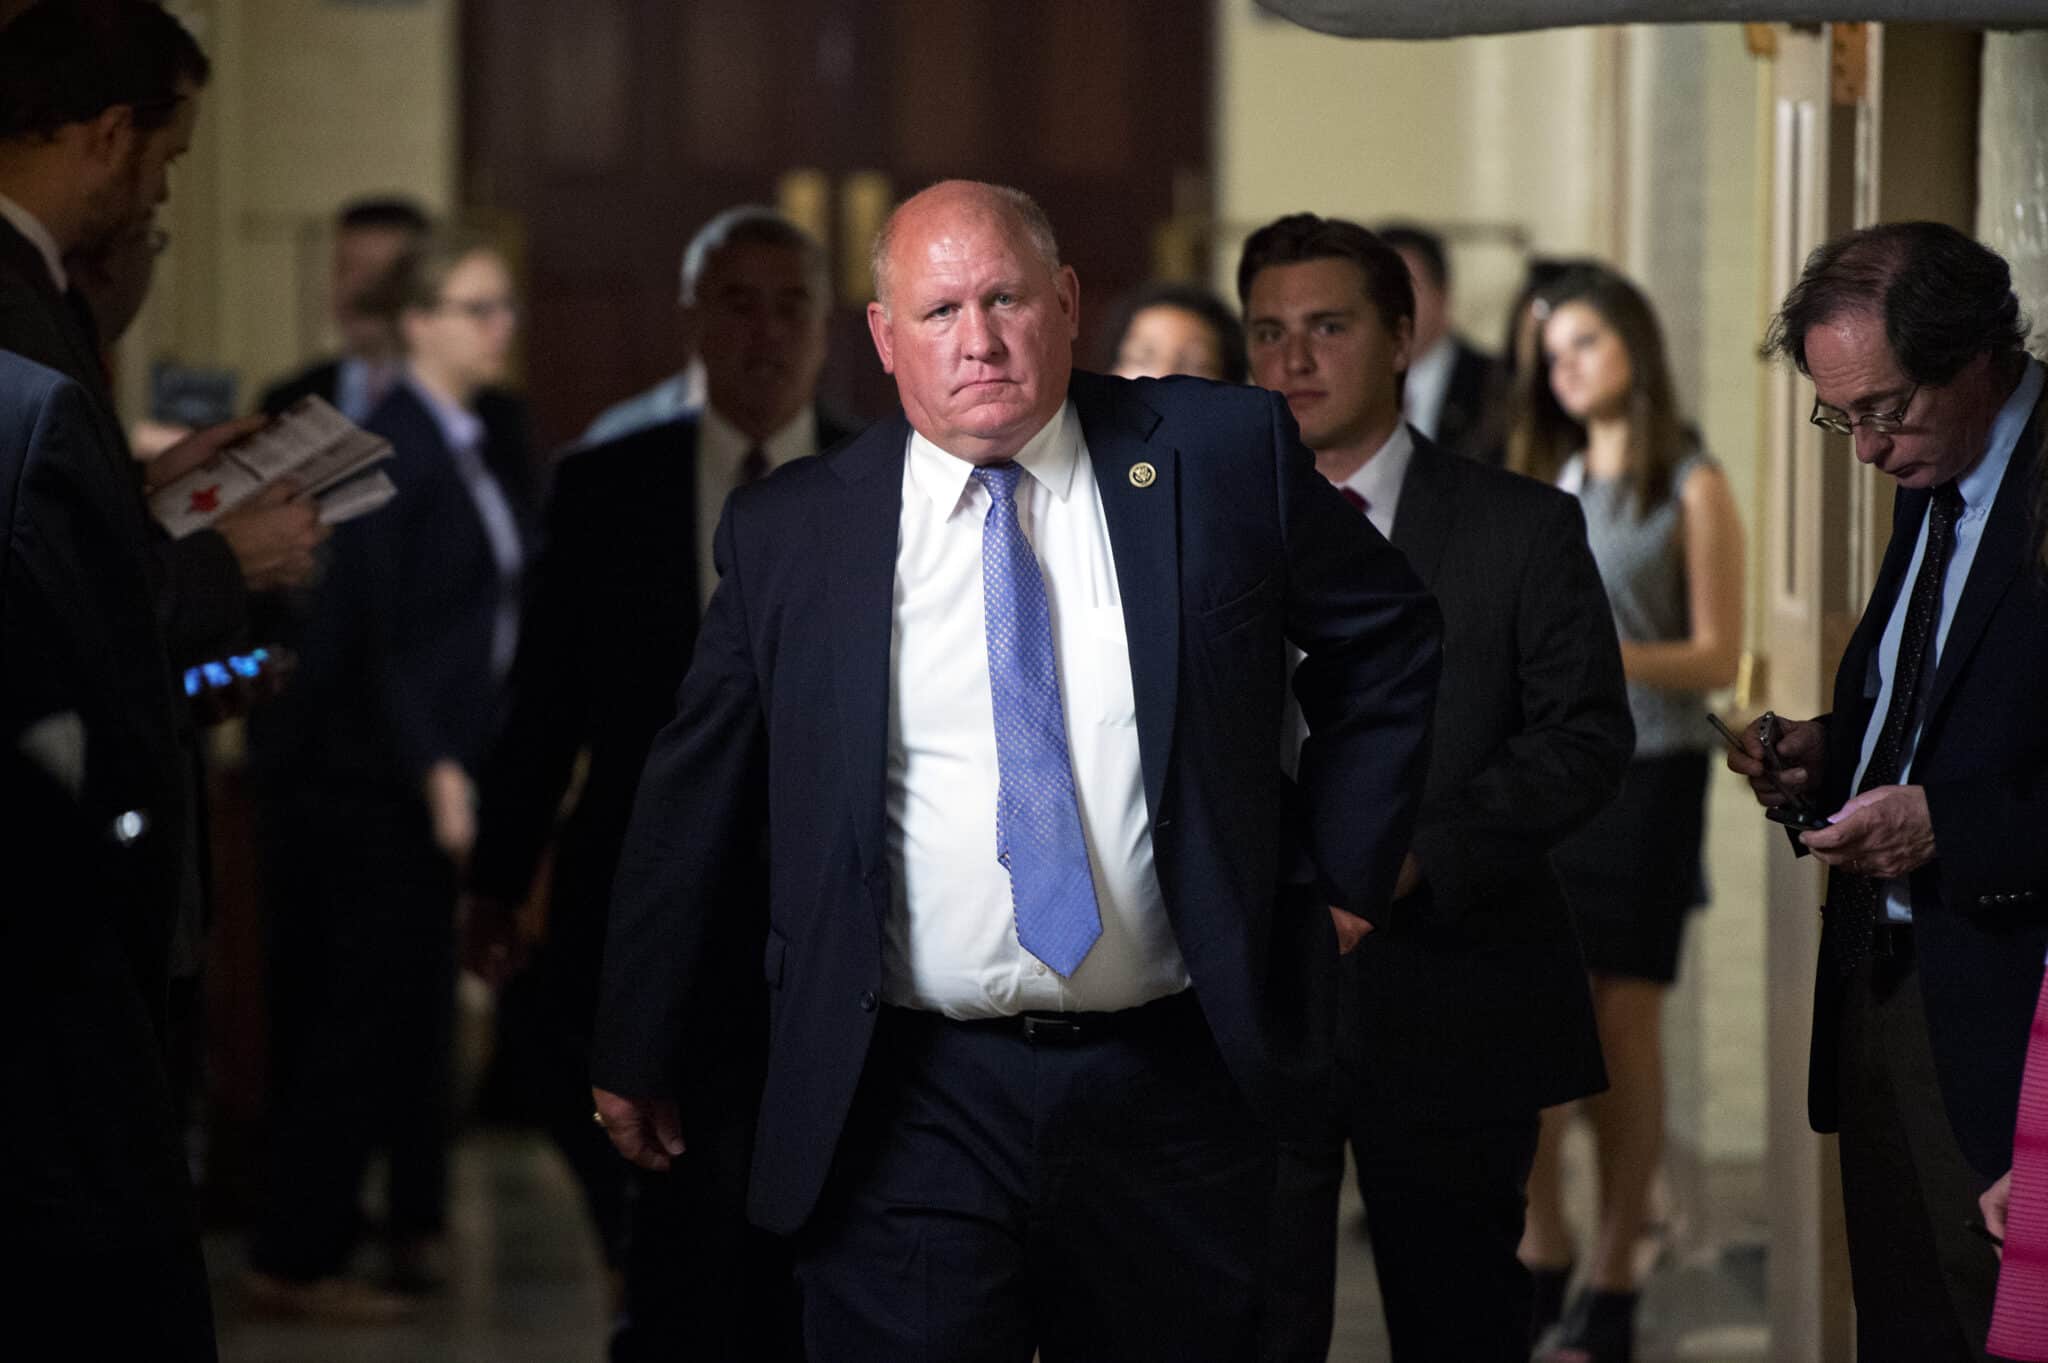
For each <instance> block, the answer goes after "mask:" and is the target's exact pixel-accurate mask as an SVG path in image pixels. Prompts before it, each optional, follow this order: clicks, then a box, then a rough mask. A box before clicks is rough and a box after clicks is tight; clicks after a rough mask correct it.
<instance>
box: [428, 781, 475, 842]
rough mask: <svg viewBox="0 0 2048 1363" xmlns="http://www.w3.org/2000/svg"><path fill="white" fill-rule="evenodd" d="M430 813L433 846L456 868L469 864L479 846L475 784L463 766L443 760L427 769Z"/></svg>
mask: <svg viewBox="0 0 2048 1363" xmlns="http://www.w3.org/2000/svg"><path fill="white" fill-rule="evenodd" d="M424 784H425V794H426V797H427V814H428V816H429V817H430V818H431V819H432V820H433V822H434V845H435V846H436V847H439V848H440V849H441V850H442V851H443V852H446V853H447V854H448V859H449V860H450V861H452V862H454V863H455V864H456V866H458V867H461V866H466V865H468V864H469V849H470V848H471V847H473V846H475V845H476V784H475V783H474V782H473V781H471V780H470V779H469V773H468V772H466V771H464V770H463V769H462V764H461V763H459V762H455V761H453V760H451V759H449V758H445V757H444V758H442V759H441V760H440V761H438V762H436V763H435V764H434V765H433V766H431V767H428V768H427V776H426V781H425V783H424Z"/></svg>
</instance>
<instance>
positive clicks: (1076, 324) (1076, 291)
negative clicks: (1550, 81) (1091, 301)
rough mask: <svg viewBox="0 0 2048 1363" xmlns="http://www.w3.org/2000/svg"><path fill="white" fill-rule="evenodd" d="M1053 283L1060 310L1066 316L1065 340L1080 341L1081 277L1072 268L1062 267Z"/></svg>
mask: <svg viewBox="0 0 2048 1363" xmlns="http://www.w3.org/2000/svg"><path fill="white" fill-rule="evenodd" d="M1054 282H1055V283H1056V284H1057V285H1058V286H1059V288H1058V292H1059V299H1060V310H1061V311H1063V312H1065V313H1066V314H1067V339H1068V340H1070V341H1078V340H1080V339H1081V276H1079V275H1077V274H1075V273H1074V267H1073V266H1071V265H1062V266H1060V272H1059V274H1058V275H1056V276H1054Z"/></svg>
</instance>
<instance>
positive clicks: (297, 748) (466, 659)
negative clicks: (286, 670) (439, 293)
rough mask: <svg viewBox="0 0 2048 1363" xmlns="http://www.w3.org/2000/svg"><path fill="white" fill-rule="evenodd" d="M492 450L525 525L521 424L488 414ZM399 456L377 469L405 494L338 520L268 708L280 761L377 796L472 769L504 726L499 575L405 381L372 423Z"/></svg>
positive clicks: (488, 451) (441, 444)
mask: <svg viewBox="0 0 2048 1363" xmlns="http://www.w3.org/2000/svg"><path fill="white" fill-rule="evenodd" d="M486 425H487V434H486V439H485V448H484V459H485V463H486V464H487V465H488V466H489V468H490V470H491V472H492V473H494V474H496V475H497V477H498V481H499V484H500V486H502V487H503V488H504V490H505V495H506V499H507V500H508V501H509V502H510V503H511V505H512V508H513V511H514V513H515V515H517V516H518V517H519V518H520V521H521V530H522V535H524V534H525V533H526V532H527V530H528V520H529V517H528V507H529V504H530V499H529V497H528V495H527V489H528V487H529V486H530V478H529V474H528V470H527V459H526V448H527V447H526V445H525V442H524V439H523V434H524V433H523V432H521V431H518V430H513V429H507V428H506V427H505V426H504V425H502V424H499V423H496V422H487V423H486ZM364 428H365V429H367V430H369V431H372V432H374V433H376V434H377V435H381V436H383V437H384V438H385V439H387V440H389V441H390V442H391V444H392V448H393V450H394V454H393V456H392V458H390V459H389V460H387V461H385V462H384V463H383V464H382V465H380V466H379V467H380V468H382V469H383V470H384V471H385V472H386V473H387V474H388V475H389V476H390V478H391V481H392V482H393V483H395V484H397V486H398V496H397V497H396V498H395V499H394V500H393V501H392V502H391V503H390V505H388V506H385V507H383V508H381V509H379V510H377V511H374V512H371V513H370V514H369V515H367V516H363V517H361V518H359V519H357V520H354V521H350V522H348V523H347V524H345V525H343V526H341V527H339V528H338V529H337V530H336V531H335V533H334V539H333V541H332V558H331V560H330V561H329V562H328V564H327V565H326V571H325V574H324V577H323V580H322V581H321V583H320V585H319V587H318V589H317V591H316V592H315V596H314V601H313V604H312V608H311V617H310V619H309V620H308V621H307V622H306V627H305V643H304V647H303V655H302V659H301V666H300V671H299V674H298V676H297V677H296V678H295V679H294V682H293V692H294V693H295V694H294V695H292V696H291V697H290V700H291V704H290V706H289V707H288V709H287V710H285V711H281V712H280V713H278V714H277V715H274V716H270V717H268V718H269V719H270V720H271V721H272V722H271V724H270V725H269V726H268V727H269V730H270V732H271V733H272V734H273V735H275V736H276V742H278V743H288V744H289V745H290V747H289V748H288V749H286V750H284V751H281V752H277V753H276V754H275V755H274V756H273V758H272V759H271V760H273V761H280V760H281V761H282V762H283V763H284V766H285V769H286V770H291V769H293V768H294V767H295V766H296V764H298V763H305V764H307V765H306V767H305V768H301V769H302V770H310V771H312V772H315V773H318V779H320V780H321V781H322V782H323V784H328V785H340V786H343V787H347V788H349V789H352V790H356V791H359V792H362V793H365V794H375V795H377V796H379V797H382V796H384V795H388V794H390V793H392V792H395V791H403V792H406V793H409V794H411V795H414V796H416V795H417V794H418V792H419V790H420V781H421V778H422V777H423V776H424V774H425V772H426V770H427V768H428V767H429V766H431V765H432V764H433V763H434V762H436V761H438V760H440V759H442V758H452V759H454V760H455V761H457V762H459V763H461V764H462V765H463V766H464V767H465V768H468V769H469V770H471V771H472V772H474V771H475V769H476V766H477V764H478V763H479V762H480V761H481V760H482V758H483V755H484V752H485V750H486V748H487V747H488V746H489V743H490V740H491V737H492V735H493V733H494V732H495V731H496V727H497V723H498V720H499V709H500V702H501V692H502V688H501V687H500V685H499V684H498V682H497V681H496V680H494V679H493V677H492V674H491V640H492V629H493V624H494V620H495V617H496V612H497V607H498V600H499V575H498V569H497V564H496V561H495V560H494V559H493V558H492V556H491V547H490V541H489V539H488V538H487V537H486V536H485V533H484V527H483V521H482V519H481V517H480V516H479V515H478V513H477V510H476V504H475V503H474V502H473V501H472V500H471V499H470V495H469V490H468V488H467V487H466V486H465V485H464V484H463V481H462V477H461V475H460V474H459V473H458V472H457V470H456V467H455V461H454V456H453V455H452V454H451V453H450V452H449V449H448V444H447V441H446V439H445V438H444V437H443V436H442V434H441V428H440V426H439V424H438V423H436V421H435V420H434V416H433V413H432V412H430V411H428V410H427V408H426V405H425V404H424V403H422V402H421V401H420V400H419V398H417V397H416V396H414V395H413V393H412V391H411V390H410V389H409V388H406V387H403V386H400V387H398V388H396V389H394V390H393V391H392V393H391V395H390V396H389V397H387V398H386V399H385V400H384V401H383V402H382V403H380V404H379V405H378V407H377V410H376V411H375V412H373V413H372V414H371V416H370V419H369V420H368V421H366V422H365V423H364Z"/></svg>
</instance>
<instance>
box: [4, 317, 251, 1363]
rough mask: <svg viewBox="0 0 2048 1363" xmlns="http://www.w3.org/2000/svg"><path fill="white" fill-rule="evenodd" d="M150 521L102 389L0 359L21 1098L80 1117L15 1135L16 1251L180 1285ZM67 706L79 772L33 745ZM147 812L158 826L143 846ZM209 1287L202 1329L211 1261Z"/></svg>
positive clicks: (166, 851) (175, 811)
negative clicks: (128, 1267)
mask: <svg viewBox="0 0 2048 1363" xmlns="http://www.w3.org/2000/svg"><path fill="white" fill-rule="evenodd" d="M146 517H147V512H146V511H145V510H144V509H143V505H142V501H141V499H140V498H139V497H137V496H136V491H135V479H134V469H133V468H132V467H131V461H130V460H129V458H128V451H127V447H126V445H125V444H123V443H122V442H121V440H120V433H119V431H118V430H116V429H115V428H113V426H112V424H111V423H110V422H108V421H106V420H105V414H104V411H103V409H101V408H100V407H99V406H98V404H96V403H95V402H94V401H93V400H92V398H91V396H90V394H89V393H87V391H86V390H85V389H83V388H82V387H81V386H80V385H78V384H77V383H75V382H72V381H70V380H68V379H67V378H65V377H64V376H62V375H60V374H58V373H56V372H54V371H52V370H50V369H46V368H44V367H42V366H41V365H38V364H32V363H30V362H29V361H28V360H26V359H23V358H21V357H19V356H17V355H14V354H11V353H7V352H0V657H4V658H5V666H4V667H0V809H4V810H5V811H6V815H5V817H4V818H0V866H4V867H5V872H4V874H5V877H6V879H5V888H4V889H0V1092H6V1093H9V1094H17V1095H26V1094H34V1095H36V1101H37V1102H38V1103H45V1104H48V1108H47V1111H48V1112H51V1113H61V1114H63V1120H61V1121H60V1120H46V1121H34V1122H30V1121H23V1120H19V1119H17V1120H14V1121H10V1122H8V1123H7V1124H6V1126H7V1130H6V1131H5V1132H4V1133H0V1171H4V1172H0V1263H5V1264H6V1265H7V1268H8V1271H9V1273H10V1276H11V1275H12V1274H13V1271H14V1269H15V1268H16V1266H17V1261H16V1259H15V1258H14V1257H13V1256H14V1255H15V1254H17V1253H19V1254H21V1255H25V1256H31V1257H32V1258H34V1259H35V1260H37V1261H40V1263H41V1264H42V1266H43V1268H44V1269H45V1270H46V1271H47V1270H48V1269H49V1268H50V1267H51V1266H53V1265H57V1266H68V1265H73V1264H75V1263H76V1262H77V1260H78V1259H79V1257H80V1256H82V1255H103V1256H108V1258H109V1259H111V1258H113V1257H114V1256H129V1258H130V1260H131V1261H141V1262H146V1263H149V1264H150V1265H151V1272H152V1273H153V1274H155V1275H156V1277H157V1280H158V1281H159V1282H160V1283H161V1284H163V1285H164V1286H165V1291H166V1292H167V1293H168V1292H170V1291H173V1290H175V1286H174V1285H175V1284H176V1283H177V1282H178V1280H177V1279H176V1276H175V1275H174V1274H173V1273H172V1272H171V1268H170V1260H169V1259H168V1258H167V1257H163V1256H164V1255H165V1254H166V1253H167V1252H168V1251H166V1250H165V1249H164V1248H163V1246H165V1245H168V1244H171V1243H173V1242H175V1243H177V1244H178V1245H179V1246H180V1248H179V1249H178V1250H177V1251H175V1252H176V1253H177V1254H178V1255H179V1257H180V1258H181V1259H184V1258H186V1257H187V1256H189V1262H190V1265H191V1266H192V1267H193V1268H194V1269H196V1268H197V1265H198V1256H197V1247H198V1240H197V1231H196V1223H195V1222H194V1221H193V1220H192V1216H191V1207H190V1203H189V1200H188V1197H187V1188H186V1174H185V1163H184V1151H183V1147H182V1144H181V1141H180V1138H179V1131H178V1125H177V1122H176V1120H175V1118H174V1116H173V1113H172V1106H171V1094H170V1084H169V1080H168V1079H167V1077H166V1074H165V1070H164V1064H163V1046H164V1044H165V1043H164V1031H165V1026H166V1013H167V1008H168V991H169V973H170V971H169V966H170V962H169V953H170V943H171V933H172V928H173V924H174V923H175V921H176V919H177V915H178V909H179V893H180V886H181V878H182V873H183V872H184V870H185V869H186V865H185V853H186V850H187V848H188V846H189V838H190V834H191V819H192V817H193V812H192V808H191V804H190V800H191V794H192V789H191V785H190V783H189V781H188V779H187V777H188V773H187V769H186V767H185V761H184V754H183V750H182V749H181V747H180V743H179V733H180V727H179V726H180V724H181V722H182V719H181V716H182V712H183V698H182V697H180V696H177V695H176V694H175V692H174V690H173V685H172V679H171V673H170V666H169V663H168V660H167V658H166V654H165V650H164V643H163V638H162V635H161V632H160V630H159V626H158V620H157V615H156V605H155V597H154V585H153V581H152V572H153V568H152V564H151V562H150V557H149V552H150V540H149V535H148V533H147V524H148V523H147V519H146ZM58 717H68V719H59V720H58V722H59V723H70V724H75V726H76V728H75V731H74V732H75V739H74V741H73V742H72V743H71V744H68V745H61V746H68V747H70V750H71V752H72V753H73V755H74V756H75V759H76V764H77V765H76V769H75V771H73V772H71V773H70V776H71V777H73V778H75V784H74V782H73V780H71V779H65V780H61V781H60V780H58V779H56V778H55V777H54V776H53V775H52V773H51V772H50V771H47V770H45V769H44V759H42V758H40V757H39V756H38V754H39V752H40V749H39V748H36V745H28V746H27V747H26V748H25V747H24V746H22V743H23V736H24V734H25V733H26V732H27V731H28V730H29V728H30V727H31V726H34V725H37V724H39V723H44V724H47V723H48V722H50V721H51V720H53V719H58ZM30 749H35V750H33V751H31V750H30ZM64 765H65V764H64V762H63V761H61V760H59V761H57V762H56V763H55V766H57V767H58V768H60V769H61V768H62V767H63V766H64ZM130 810H135V811H140V812H141V813H142V814H143V815H144V816H145V818H146V820H147V822H146V824H145V825H144V831H143V832H142V834H141V836H139V837H137V838H135V839H133V840H132V841H129V842H127V843H125V844H124V843H122V842H119V841H117V840H116V839H115V838H114V837H113V836H111V834H110V830H111V829H112V827H113V826H114V822H115V820H116V818H117V817H119V816H120V815H122V814H123V813H124V812H126V811H130ZM21 1262H22V1263H26V1262H28V1260H27V1259H23V1260H21ZM27 1281H28V1282H30V1283H34V1282H37V1281H38V1279H37V1278H35V1277H30V1278H28V1279H27ZM95 1281H97V1280H95ZM20 1282H21V1280H19V1279H15V1285H16V1286H17V1287H19V1286H20ZM186 1285H187V1286H190V1285H191V1284H186ZM195 1291H196V1300H195V1303H194V1305H193V1309H194V1310H196V1312H197V1316H196V1319H197V1320H199V1321H200V1322H201V1323H202V1324H203V1322H204V1320H205V1311H206V1308H205V1280H204V1276H203V1274H200V1275H196V1289H195ZM207 1338H208V1339H209V1340H210V1338H211V1335H210V1332H208V1333H207ZM153 1343H156V1344H159V1345H161V1347H162V1348H163V1350H164V1355H163V1356H166V1357H171V1356H175V1357H179V1358H184V1357H187V1356H188V1355H187V1354H186V1353H184V1352H180V1351H178V1350H177V1349H176V1348H174V1347H173V1346H172V1345H171V1344H170V1343H169V1342H167V1341H162V1340H159V1341H153ZM206 1356H207V1357H211V1356H212V1355H211V1351H210V1348H209V1349H208V1351H207V1352H206Z"/></svg>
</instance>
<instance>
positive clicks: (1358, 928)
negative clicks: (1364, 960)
mask: <svg viewBox="0 0 2048 1363" xmlns="http://www.w3.org/2000/svg"><path fill="white" fill-rule="evenodd" d="M1330 921H1331V922H1332V923H1335V924H1336V925H1337V954H1338V955H1339V956H1349V955H1350V954H1351V953H1352V952H1353V951H1356V950H1357V949H1358V944H1359V943H1360V942H1363V941H1364V940H1365V935H1366V934H1367V933H1368V932H1371V931H1372V924H1370V923H1368V922H1366V921H1365V920H1364V919H1363V918H1360V917H1359V916H1358V915H1357V914H1355V913H1346V912H1345V911H1344V910H1342V909H1340V908H1338V907H1337V906H1336V905H1335V904H1332V905H1331V906H1330Z"/></svg>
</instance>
